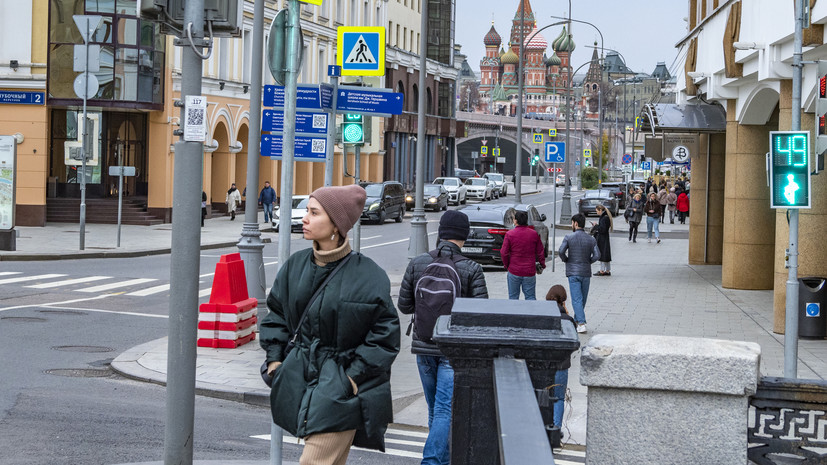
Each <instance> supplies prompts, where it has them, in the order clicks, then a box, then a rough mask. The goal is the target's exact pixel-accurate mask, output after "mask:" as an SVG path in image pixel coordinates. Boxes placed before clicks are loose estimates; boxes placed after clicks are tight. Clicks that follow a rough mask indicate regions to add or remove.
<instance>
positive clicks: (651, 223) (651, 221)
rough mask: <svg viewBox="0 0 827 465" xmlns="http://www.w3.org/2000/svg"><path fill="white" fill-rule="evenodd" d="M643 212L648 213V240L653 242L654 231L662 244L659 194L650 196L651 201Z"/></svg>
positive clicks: (644, 207) (647, 202)
mask: <svg viewBox="0 0 827 465" xmlns="http://www.w3.org/2000/svg"><path fill="white" fill-rule="evenodd" d="M643 211H645V212H646V240H647V242H652V230H654V231H655V239H656V240H657V241H658V244H660V231H659V230H658V224H659V223H660V202H658V198H657V194H655V193H654V192H653V193H651V194H649V200H647V201H646V204H645V205H644V206H643Z"/></svg>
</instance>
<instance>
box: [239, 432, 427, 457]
mask: <svg viewBox="0 0 827 465" xmlns="http://www.w3.org/2000/svg"><path fill="white" fill-rule="evenodd" d="M250 437H251V438H253V439H263V440H265V441H269V440H270V435H269V434H259V435H255V436H250ZM282 442H283V443H285V444H301V445H304V440H302V439H298V438H295V437H293V436H291V435H289V434H285V435H284V438H283V439H282ZM385 442H391V441H389V440H388V439H387V438H386V439H385ZM420 444H422V445H424V443H420ZM350 448H351V450H361V451H365V452H373V453H376V454H382V452H379V451H377V450H374V449H363V448H361V447H355V446H351V447H350ZM384 454H385V455H396V456H398V457H411V458H415V459H421V458H422V452H411V451H408V450H399V449H388V448H385V452H384Z"/></svg>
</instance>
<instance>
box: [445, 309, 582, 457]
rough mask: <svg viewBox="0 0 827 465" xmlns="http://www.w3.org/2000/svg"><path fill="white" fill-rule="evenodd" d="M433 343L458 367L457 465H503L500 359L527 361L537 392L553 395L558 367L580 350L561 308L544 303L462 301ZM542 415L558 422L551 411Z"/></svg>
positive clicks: (455, 405) (453, 423)
mask: <svg viewBox="0 0 827 465" xmlns="http://www.w3.org/2000/svg"><path fill="white" fill-rule="evenodd" d="M433 340H434V341H435V342H436V343H437V345H438V346H439V348H440V350H441V351H442V353H443V354H445V356H447V357H448V359H449V360H450V361H451V365H452V367H453V368H454V398H453V405H452V410H453V412H452V417H451V464H452V465H497V464H499V463H500V451H499V432H498V429H499V428H498V425H497V414H496V405H495V392H494V377H493V376H494V375H493V366H494V364H493V360H494V359H495V358H497V357H513V358H519V359H525V360H526V363H527V365H528V369H529V376H530V378H531V382H532V385H533V387H534V388H535V390H537V389H540V390H544V394H545V395H546V396H548V395H550V390H548V389H546V388H548V387H549V386H551V385H552V384H553V383H554V373H555V372H556V371H557V368H558V367H559V366H560V364H561V363H562V362H563V361H564V360H567V359H569V358H570V357H571V354H572V353H573V352H574V351H575V350H577V349H578V348H579V347H580V340H579V339H578V337H577V332H576V331H575V329H574V325H572V324H571V322H569V321H561V320H560V311H559V310H558V309H557V305H553V304H552V303H550V302H546V301H539V300H528V301H526V300H519V301H518V300H494V299H485V300H483V299H457V300H456V302H454V307H453V309H452V311H451V315H450V316H442V317H439V319H438V320H437V324H436V327H435V328H434V336H433ZM541 413H543V417H544V418H543V419H544V422H545V423H547V424H550V423H552V421H551V418H550V415H551V411H550V409H547V411H546V412H542V410H541ZM500 426H502V427H516V429H517V431H519V428H520V427H525V425H500Z"/></svg>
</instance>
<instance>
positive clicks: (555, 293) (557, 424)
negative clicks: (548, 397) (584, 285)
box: [546, 284, 575, 447]
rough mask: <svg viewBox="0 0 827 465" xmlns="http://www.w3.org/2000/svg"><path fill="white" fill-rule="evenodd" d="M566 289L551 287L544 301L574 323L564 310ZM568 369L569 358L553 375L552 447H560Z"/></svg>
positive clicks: (562, 317)
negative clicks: (551, 303) (553, 304)
mask: <svg viewBox="0 0 827 465" xmlns="http://www.w3.org/2000/svg"><path fill="white" fill-rule="evenodd" d="M566 298H567V295H566V288H565V287H563V286H561V285H559V284H555V285H554V286H551V288H550V289H549V290H548V293H547V294H546V300H550V301H553V302H556V303H557V309H558V310H560V318H561V319H563V320H566V321H571V323H572V324H575V323H574V318H572V317H571V314H570V312H569V309H568V308H566ZM569 368H571V357H569V358H568V359H566V360H564V361H563V363H561V366H560V368H559V369H558V370H557V371H556V372H555V373H554V384H553V385H552V386H553V390H552V396H554V399H555V401H554V412H553V414H552V418H553V420H552V421H553V422H554V430H552V435H553V436H552V447H560V446H561V444H560V443H561V439H562V433H561V430H562V428H563V415H564V414H565V412H566V391H567V390H568V384H569Z"/></svg>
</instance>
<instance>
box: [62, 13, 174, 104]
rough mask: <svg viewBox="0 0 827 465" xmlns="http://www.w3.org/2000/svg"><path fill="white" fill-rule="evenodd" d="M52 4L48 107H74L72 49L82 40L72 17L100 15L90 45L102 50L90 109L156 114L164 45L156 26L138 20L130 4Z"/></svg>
mask: <svg viewBox="0 0 827 465" xmlns="http://www.w3.org/2000/svg"><path fill="white" fill-rule="evenodd" d="M85 6H86V8H84V5H83V4H82V3H81V2H77V1H75V0H52V1H51V2H50V11H49V58H48V61H49V63H48V90H49V93H48V98H49V103H50V104H52V105H78V104H79V102H80V99H79V98H78V97H77V95H75V92H74V88H73V83H74V79H75V76H77V75H78V74H79V73H75V72H73V71H72V62H73V57H74V46H75V45H77V44H82V43H83V39H82V38H81V36H80V33H79V32H78V30H77V26H76V25H75V22H74V20H73V19H72V15H73V14H89V15H99V16H103V21H102V23H101V25H100V27H99V28H98V30H97V32H96V33H95V34H94V36H93V37H92V39H91V41H90V43H91V44H97V45H100V46H101V52H100V55H99V57H100V71H98V72H96V73H94V74H95V76H96V77H97V78H98V82H99V83H100V87H99V89H98V92H97V93H96V94H95V95H94V96H93V97H92V98H91V99H90V100H91V101H92V105H97V106H117V105H118V103H117V102H119V101H120V102H131V103H130V104H129V106H130V107H133V108H146V109H160V108H161V106H162V104H163V90H164V89H163V85H164V82H163V81H164V63H165V59H164V55H165V53H166V50H165V47H166V41H165V37H166V36H164V35H162V34H161V33H160V31H159V30H158V26H157V25H155V23H153V22H151V21H142V20H141V19H140V18H138V10H137V3H136V1H135V0H106V1H103V0H99V1H95V2H92V1H88V2H86V5H85Z"/></svg>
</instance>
